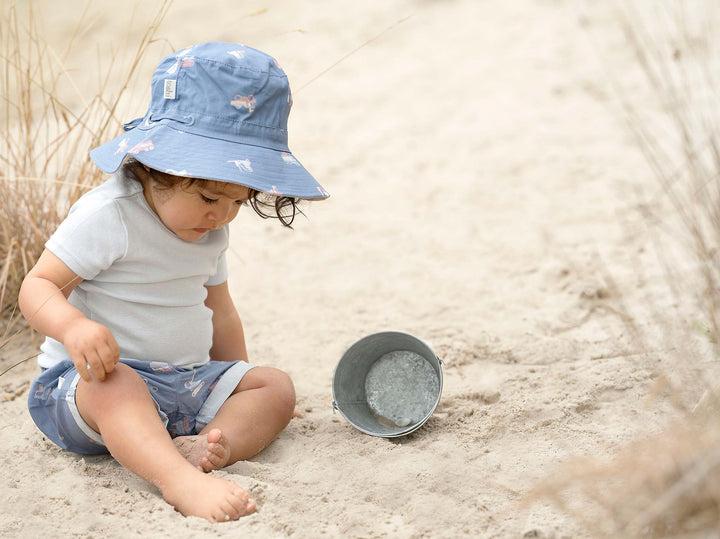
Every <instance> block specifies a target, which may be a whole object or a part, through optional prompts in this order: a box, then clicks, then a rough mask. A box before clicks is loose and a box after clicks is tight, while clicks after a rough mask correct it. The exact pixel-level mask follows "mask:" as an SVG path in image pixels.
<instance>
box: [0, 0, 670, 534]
mask: <svg viewBox="0 0 720 539" xmlns="http://www.w3.org/2000/svg"><path fill="white" fill-rule="evenodd" d="M602 4H606V3H602ZM607 4H610V3H607ZM37 5H39V6H40V8H41V9H40V10H39V11H40V12H43V13H44V15H45V17H46V26H47V28H48V30H47V31H48V36H49V39H50V40H51V41H52V42H53V43H58V44H63V43H66V40H67V39H68V36H69V35H70V32H71V29H72V28H71V23H73V22H74V21H76V20H77V18H78V17H79V13H80V11H81V9H82V6H83V5H84V2H82V1H81V0H72V1H69V2H57V3H53V2H50V1H49V0H47V1H42V2H37ZM155 5H157V4H156V3H153V2H149V1H148V2H143V3H142V6H143V7H142V10H141V12H140V13H139V14H138V15H137V16H138V17H139V18H140V19H139V20H140V21H141V22H139V23H135V24H134V26H133V25H130V24H129V23H128V20H129V18H128V17H129V16H130V13H129V8H128V10H127V11H121V10H119V9H118V7H117V4H115V3H112V6H113V7H112V9H111V8H110V6H111V3H110V2H99V3H96V5H94V6H93V7H92V9H91V11H90V15H89V16H88V17H89V19H88V20H89V21H90V22H92V25H89V27H88V28H87V31H85V32H84V33H82V34H81V35H80V36H79V37H78V43H79V47H78V48H79V49H80V51H81V53H79V54H78V56H77V58H78V59H77V60H76V63H77V65H76V66H74V67H77V68H78V70H79V71H77V72H74V73H75V75H76V76H77V77H82V76H83V75H81V74H80V73H83V70H85V71H88V70H89V71H90V73H89V74H88V75H87V77H88V79H89V80H94V79H95V78H96V77H97V70H96V69H95V68H94V65H95V64H94V61H95V60H94V59H95V58H96V57H97V54H98V47H100V49H99V50H100V52H101V53H102V51H104V50H105V49H104V48H103V47H109V46H110V45H112V44H113V43H116V41H117V42H120V38H121V37H122V36H123V35H124V34H125V33H126V32H130V34H131V35H133V36H134V35H136V34H137V33H138V32H139V31H140V30H142V21H145V20H146V19H142V17H143V16H145V17H148V16H149V14H150V13H151V12H152V11H153V9H151V8H152V6H155ZM209 5H210V3H200V2H192V1H190V0H177V1H176V2H175V5H174V6H173V7H172V9H171V10H170V13H169V15H168V17H167V18H166V20H165V21H164V22H163V24H162V26H161V28H160V30H159V33H158V35H159V36H161V37H162V38H163V39H164V40H166V41H164V42H160V43H157V44H155V45H154V46H153V47H155V48H153V49H151V56H152V58H151V59H150V62H149V65H148V66H146V67H144V68H143V69H142V70H141V71H140V73H139V77H140V79H141V83H140V84H139V85H138V89H133V96H134V97H136V98H137V102H138V103H139V105H138V106H137V108H135V109H133V110H132V111H131V112H129V113H128V115H127V117H126V118H123V119H124V120H126V121H127V120H130V119H132V118H134V117H136V116H140V115H142V114H143V113H144V110H145V106H146V99H147V95H148V94H147V81H149V76H150V73H151V72H152V69H153V67H154V64H155V63H156V62H157V60H158V59H159V58H160V57H161V56H162V55H164V54H165V53H167V52H170V50H171V49H180V48H181V47H183V46H186V45H188V44H191V43H193V42H198V41H204V40H228V41H236V42H242V43H245V44H247V45H251V46H255V47H257V48H260V49H262V50H265V51H266V52H268V53H270V54H272V55H273V56H275V57H276V58H278V60H279V62H280V65H281V66H283V68H284V69H285V70H286V72H287V73H288V76H289V78H290V81H291V85H292V86H293V87H294V88H295V89H296V90H295V95H294V108H293V112H292V115H291V118H290V147H291V149H292V150H293V151H294V153H295V154H296V156H297V157H298V158H299V159H300V160H301V161H302V163H303V164H304V165H305V166H306V167H307V168H308V169H309V170H310V171H312V172H313V173H314V175H316V177H317V178H318V179H319V180H320V181H321V183H322V184H323V185H324V186H325V188H326V189H327V190H328V191H329V192H330V193H331V195H332V196H331V198H330V199H329V200H327V201H324V202H321V203H313V204H310V205H307V206H306V207H305V212H306V214H307V218H300V219H299V220H298V222H297V224H296V226H295V230H294V231H288V230H283V229H281V227H280V226H279V225H278V224H276V223H273V222H269V221H262V220H259V219H257V218H255V217H254V216H253V215H252V214H251V213H249V212H248V213H246V214H244V215H242V216H241V217H239V218H238V219H237V220H236V222H235V223H234V224H233V229H232V241H233V247H232V254H231V257H230V264H231V280H230V284H231V290H232V293H233V297H234V299H235V301H236V304H237V307H238V310H239V311H240V313H241V316H242V318H243V321H244V324H245V328H246V336H247V341H248V348H249V353H250V357H251V361H253V362H255V363H258V364H264V365H272V366H277V367H279V368H282V369H284V370H286V371H287V372H288V373H289V374H290V375H291V376H292V378H293V380H294V382H295V385H296V389H297V394H298V408H299V410H300V411H302V412H303V414H304V417H302V418H299V419H294V420H293V421H292V422H291V424H290V425H289V426H288V428H287V429H286V430H285V431H284V432H283V433H282V434H281V435H280V436H279V437H278V438H277V439H276V440H275V441H274V442H273V443H272V444H271V445H270V446H269V447H268V448H267V449H266V450H265V451H263V452H262V453H261V454H259V455H258V456H257V457H255V458H253V459H252V460H251V461H248V462H241V463H237V464H235V465H233V466H230V467H229V468H227V469H225V470H223V471H220V472H215V473H216V474H217V475H219V476H222V477H227V478H229V479H231V480H232V481H235V482H237V483H238V484H239V485H241V486H243V487H244V488H246V489H249V490H250V491H251V492H252V494H253V495H254V496H255V498H256V499H257V501H258V508H259V509H258V511H257V513H256V514H253V515H252V516H249V517H246V518H243V519H241V520H240V521H237V522H232V523H228V524H220V525H211V524H209V523H206V522H204V521H202V520H200V519H197V518H184V517H182V516H181V515H179V514H178V513H176V512H175V511H174V510H173V509H172V508H171V507H170V506H168V505H167V504H166V503H164V501H163V500H162V499H161V497H160V496H159V494H158V492H157V491H156V490H154V489H153V488H151V487H150V486H148V485H147V484H145V483H144V482H143V481H141V480H139V479H137V478H135V477H134V476H133V475H132V474H130V473H129V472H127V471H125V470H124V469H123V468H122V467H121V466H119V465H118V464H117V463H115V462H114V461H113V460H112V459H111V458H110V457H91V458H87V457H86V458H83V457H81V456H78V455H75V454H71V453H66V452H63V451H61V450H60V449H58V448H57V447H55V446H53V445H52V444H51V443H49V442H48V441H47V440H45V439H44V438H43V436H42V435H41V433H40V432H39V431H38V430H37V429H36V428H35V426H34V425H33V423H32V421H31V419H30V417H29V414H28V412H27V410H26V405H25V401H26V398H27V387H28V383H29V382H30V380H31V379H32V378H33V377H34V376H35V374H36V372H37V370H36V366H35V365H34V362H32V361H30V362H27V363H25V364H23V365H21V366H19V367H17V368H15V369H13V370H11V371H10V372H9V373H7V374H6V375H4V376H2V377H1V378H0V390H1V391H0V395H2V394H4V398H2V399H0V415H2V417H3V419H2V421H0V448H1V451H0V459H1V460H0V485H1V487H2V488H1V489H0V530H1V532H0V534H1V535H3V536H5V537H39V536H44V537H53V536H58V535H62V536H66V537H129V536H143V537H206V536H207V537H211V536H220V537H262V538H266V537H287V536H292V537H319V536H327V537H383V536H390V537H461V536H468V537H520V536H523V535H524V534H525V535H527V536H528V537H552V536H557V537H564V536H566V537H571V536H572V537H575V536H579V535H580V536H581V535H582V531H581V530H580V529H579V528H578V527H577V524H576V523H575V522H574V521H573V520H572V519H571V518H570V517H568V516H567V515H564V514H562V513H559V512H558V511H557V510H555V509H554V508H553V507H551V506H550V505H548V504H546V503H544V502H542V501H538V502H530V503H525V504H523V501H524V500H525V499H526V495H527V494H528V492H530V491H531V489H532V488H533V486H534V485H535V484H536V483H537V482H538V481H539V480H541V479H542V478H544V477H547V476H552V475H553V474H556V473H562V470H563V465H564V464H565V463H566V462H568V461H569V460H571V459H573V458H574V457H576V456H583V455H585V456H593V457H597V458H600V459H609V458H611V457H612V456H613V455H614V454H615V453H616V451H618V449H619V448H621V447H623V446H624V445H625V444H627V443H628V442H630V441H631V440H634V439H637V438H638V437H641V436H644V435H646V434H649V433H654V432H658V431H659V430H660V429H662V428H663V426H664V425H666V424H667V422H668V421H669V420H671V419H672V418H673V416H674V412H673V410H672V408H671V406H670V404H669V403H668V402H666V401H664V400H654V401H649V400H648V398H647V396H648V394H649V392H650V389H651V388H652V387H653V380H654V378H655V377H656V376H657V373H658V371H659V369H661V367H662V365H661V363H662V360H661V359H658V360H657V363H655V362H653V361H655V360H653V361H650V360H648V359H647V358H646V357H645V356H643V355H642V354H641V352H642V351H643V350H641V349H638V347H637V346H636V345H635V343H633V341H632V340H631V339H630V338H629V334H628V331H627V329H626V328H625V326H624V325H623V323H622V321H621V320H620V318H619V317H618V316H617V315H616V314H614V313H613V312H611V311H610V310H608V309H606V308H604V307H603V306H604V305H607V304H608V302H609V301H610V300H613V299H616V300H619V299H622V300H623V302H624V303H625V304H626V305H627V306H628V307H629V308H638V309H642V306H643V305H645V302H646V300H647V298H652V300H653V302H654V303H655V305H658V306H660V308H663V307H665V306H668V305H670V304H671V303H672V298H671V296H670V295H669V293H668V292H667V291H666V288H665V287H664V284H663V283H664V275H663V271H662V268H661V267H660V266H659V265H658V264H656V263H654V258H653V255H652V253H651V252H650V250H649V249H648V234H647V232H646V229H645V227H644V224H643V221H642V218H641V215H640V213H639V210H638V207H639V205H640V203H641V202H643V201H647V200H656V199H657V197H656V198H655V199H653V196H654V195H656V194H657V191H658V186H657V185H656V183H655V180H654V178H653V176H652V173H651V171H650V169H649V168H648V167H647V165H646V163H645V161H644V159H643V156H642V154H641V152H640V151H639V150H638V148H637V146H636V145H635V143H634V141H633V138H632V137H631V135H630V133H629V131H628V129H627V127H626V125H625V124H624V123H623V119H622V116H621V114H620V113H619V106H618V100H617V97H616V96H615V94H614V93H613V91H612V88H611V85H610V84H609V81H610V79H611V77H616V78H617V79H618V80H620V81H621V82H623V83H624V84H625V86H626V87H627V88H629V89H630V91H632V92H636V93H635V94H633V95H642V91H643V90H642V88H641V86H640V84H639V82H638V81H639V80H640V79H639V77H638V74H637V69H636V66H635V61H634V57H633V55H632V52H631V51H630V49H629V47H628V46H627V44H626V43H625V41H624V40H623V36H622V33H621V32H620V30H619V19H618V17H617V16H616V14H615V12H614V11H613V9H612V8H611V7H610V6H609V5H599V6H589V7H588V6H583V4H581V3H575V2H563V1H559V0H518V1H514V2H500V1H488V2H479V1H477V0H447V1H439V0H436V1H432V0H402V1H391V2H379V1H372V2H351V1H347V0H341V1H338V0H334V1H331V0H318V1H316V2H312V3H310V2H292V1H290V0H282V1H277V2H259V1H250V2H242V3H238V2H229V1H218V2H212V7H209ZM262 10H265V11H262ZM386 30H387V31H386ZM115 37H117V40H116V41H113V39H115ZM98 41H100V43H101V44H100V45H97V44H96V43H97V42H98ZM368 41H370V42H369V43H367V44H366V45H365V46H364V47H362V48H361V49H360V50H358V51H357V52H355V53H353V54H351V55H350V56H347V57H346V58H344V59H343V60H342V61H341V62H340V63H338V64H337V65H335V64H336V62H338V60H341V59H342V58H343V57H344V56H345V55H347V54H348V53H350V52H352V51H354V50H355V49H356V48H358V47H359V46H360V45H362V44H363V43H366V42H368ZM152 51H154V52H152ZM328 68H330V69H328ZM326 69H328V70H327V71H326V72H325V70H326ZM81 87H82V86H81ZM608 275H610V276H612V278H613V281H614V282H615V283H616V284H617V286H618V289H617V290H616V289H615V288H613V287H611V286H609V285H608V281H607V279H606V277H607V276H608ZM639 323H640V325H643V324H646V323H647V324H649V323H650V322H644V321H643V320H642V319H641V320H639ZM389 329H393V330H400V331H405V332H408V333H411V334H413V335H416V336H418V337H420V338H422V339H423V340H424V341H426V342H427V343H428V344H429V345H430V346H431V347H432V349H433V350H434V351H435V352H436V353H437V354H438V355H439V356H440V357H441V358H442V359H443V360H444V362H445V366H444V388H443V394H442V398H441V400H440V403H439V405H438V407H437V409H436V410H435V413H434V414H433V416H432V417H431V418H430V419H429V420H428V421H427V423H426V424H425V425H424V426H423V427H422V428H421V429H420V430H418V431H417V432H415V433H413V434H411V435H409V436H407V437H403V438H399V439H383V438H376V437H372V436H368V435H366V434H363V433H361V432H359V431H358V430H356V429H355V428H353V427H352V426H351V425H350V424H349V423H348V422H347V421H345V420H344V419H343V418H342V417H341V416H340V415H339V414H338V413H333V406H332V401H333V396H332V389H331V387H332V377H333V371H334V368H335V366H336V364H337V362H338V360H339V358H340V357H341V356H342V354H343V352H344V351H345V350H346V349H347V348H348V347H349V346H351V345H352V344H353V343H354V342H356V341H357V340H359V339H360V338H362V337H363V336H365V335H367V334H369V333H373V332H376V331H382V330H389ZM37 345H38V341H37V340H35V341H34V342H31V341H29V340H28V339H22V340H19V341H15V343H13V344H12V345H10V346H8V347H6V348H5V349H3V350H2V351H0V371H2V370H4V369H5V368H6V367H8V366H10V365H11V364H13V363H14V362H16V361H19V360H20V359H22V358H24V357H27V356H29V355H31V354H33V353H35V350H36V348H37ZM648 403H650V404H648Z"/></svg>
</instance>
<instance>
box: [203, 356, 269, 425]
mask: <svg viewBox="0 0 720 539" xmlns="http://www.w3.org/2000/svg"><path fill="white" fill-rule="evenodd" d="M254 367H255V365H250V364H249V363H246V362H245V361H238V362H237V363H235V364H234V365H233V366H232V367H230V368H229V369H228V370H227V371H225V373H224V374H223V375H222V376H221V377H220V379H219V380H218V382H217V384H216V385H215V388H214V389H213V390H212V392H211V393H210V395H208V398H207V399H206V400H205V403H204V404H203V405H202V407H201V408H200V411H199V412H198V414H197V417H196V419H195V429H196V431H197V432H200V431H201V430H202V429H204V428H205V426H206V425H207V424H208V423H210V421H212V420H213V418H214V417H215V415H217V412H218V410H219V409H220V407H221V406H222V405H223V403H224V402H225V401H226V400H227V399H228V397H230V395H231V394H232V392H233V391H235V388H236V387H237V385H238V384H239V383H240V381H241V380H242V379H243V377H244V376H245V374H247V372H248V371H249V370H250V369H253V368H254Z"/></svg>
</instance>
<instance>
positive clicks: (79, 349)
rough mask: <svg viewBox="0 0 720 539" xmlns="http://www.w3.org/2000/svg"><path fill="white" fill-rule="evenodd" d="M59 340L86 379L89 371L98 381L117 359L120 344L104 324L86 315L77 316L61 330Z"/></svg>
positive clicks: (109, 370)
mask: <svg viewBox="0 0 720 539" xmlns="http://www.w3.org/2000/svg"><path fill="white" fill-rule="evenodd" d="M63 344H64V345H65V349H66V350H67V351H68V353H69V354H70V358H71V359H72V360H73V363H74V364H75V368H76V369H77V371H78V372H79V373H80V376H81V377H82V379H83V380H85V381H86V382H90V381H91V380H92V378H91V376H90V372H89V371H88V366H89V367H90V371H92V373H93V374H94V375H95V377H96V378H97V379H98V380H100V381H101V382H102V381H103V380H105V375H106V374H107V373H109V372H111V371H112V370H113V369H114V368H115V365H116V364H117V362H118V360H119V359H120V347H119V346H118V344H117V341H115V337H113V334H112V333H111V332H110V330H109V329H108V328H106V327H105V326H103V325H102V324H98V323H97V322H93V321H92V320H88V319H87V318H81V319H78V320H76V321H74V322H72V324H71V325H70V326H69V327H68V328H67V329H66V330H65V335H64V336H63Z"/></svg>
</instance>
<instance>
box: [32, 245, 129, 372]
mask: <svg viewBox="0 0 720 539" xmlns="http://www.w3.org/2000/svg"><path fill="white" fill-rule="evenodd" d="M80 282H82V279H81V278H80V277H79V276H78V275H76V274H75V273H74V272H73V271H72V270H71V269H70V268H68V267H67V266H66V265H65V263H64V262H63V261H62V260H60V259H59V258H58V257H56V256H55V255H54V254H52V253H51V252H50V251H47V250H45V251H43V253H42V254H41V255H40V258H39V259H38V261H37V263H36V264H35V266H34V267H33V268H32V269H31V270H30V271H29V272H28V274H27V276H26V277H25V280H24V281H23V284H22V286H21V287H20V294H19V296H18V304H19V305H20V310H21V311H22V313H23V315H24V316H25V318H26V320H27V321H28V323H29V324H30V325H31V326H32V327H33V328H34V329H36V330H37V331H39V332H40V333H42V334H43V335H47V336H49V337H52V338H53V339H56V340H58V341H60V342H61V343H63V345H64V346H65V349H66V350H67V351H68V353H69V354H70V358H71V359H72V360H73V363H74V364H75V368H76V369H77V370H78V372H79V373H80V376H82V377H83V379H84V380H87V381H90V380H91V377H90V373H89V372H88V370H87V365H90V367H91V369H92V372H93V373H94V374H95V376H96V377H97V378H98V380H101V381H102V380H104V379H105V375H106V373H108V372H111V371H112V370H113V369H114V368H115V365H116V364H117V362H118V359H119V356H120V350H119V347H118V344H117V342H116V341H115V338H114V337H113V336H112V333H111V332H110V330H109V329H107V328H106V327H105V326H103V325H101V324H98V323H97V322H93V321H92V320H89V319H88V318H86V317H85V315H84V314H83V313H82V312H81V311H79V310H78V309H76V308H75V307H73V306H72V305H71V304H70V303H69V302H68V301H67V297H68V296H69V295H70V292H72V290H73V289H74V288H75V287H76V286H77V285H78V284H79V283H80Z"/></svg>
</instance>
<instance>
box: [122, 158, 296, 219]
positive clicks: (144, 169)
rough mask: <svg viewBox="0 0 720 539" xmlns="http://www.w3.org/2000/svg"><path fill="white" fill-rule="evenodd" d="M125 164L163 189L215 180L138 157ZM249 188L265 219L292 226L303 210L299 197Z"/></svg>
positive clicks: (139, 177)
mask: <svg viewBox="0 0 720 539" xmlns="http://www.w3.org/2000/svg"><path fill="white" fill-rule="evenodd" d="M124 166H125V167H126V168H127V169H128V170H129V171H130V172H131V173H132V175H133V176H134V177H135V179H136V180H137V181H139V182H140V183H143V180H144V179H145V178H147V177H148V176H149V177H150V178H152V179H153V180H155V182H156V183H157V184H158V185H159V186H160V188H163V189H171V188H174V187H175V186H176V185H178V183H180V184H181V187H189V186H191V185H193V184H199V185H203V184H205V183H207V182H210V181H214V180H206V179H203V178H186V177H184V176H173V175H172V174H167V173H165V172H161V171H159V170H155V169H153V168H150V167H148V166H146V165H143V164H142V163H141V162H140V161H137V160H136V159H132V158H130V159H128V160H127V161H126V162H125V164H124ZM248 189H249V196H248V202H249V203H250V206H251V207H252V209H253V210H255V213H257V214H258V215H259V216H260V217H262V218H263V219H278V220H279V221H280V223H281V224H282V225H283V226H285V227H287V228H290V229H291V228H292V224H293V222H294V221H295V216H296V215H297V214H298V213H300V214H302V213H303V212H302V210H301V209H300V208H299V207H298V204H299V202H300V199H299V198H295V197H288V196H282V195H280V196H278V195H272V194H270V193H265V192H263V191H258V190H257V189H252V188H248Z"/></svg>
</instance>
